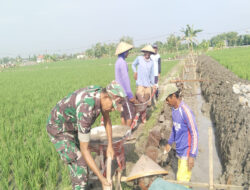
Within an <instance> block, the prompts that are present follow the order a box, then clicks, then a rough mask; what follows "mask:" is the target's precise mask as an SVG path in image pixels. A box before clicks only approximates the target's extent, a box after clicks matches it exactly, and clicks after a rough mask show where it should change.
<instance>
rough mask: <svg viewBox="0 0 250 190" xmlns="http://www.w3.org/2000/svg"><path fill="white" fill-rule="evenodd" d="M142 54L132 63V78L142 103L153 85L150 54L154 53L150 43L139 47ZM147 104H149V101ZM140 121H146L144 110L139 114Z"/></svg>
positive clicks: (152, 65)
mask: <svg viewBox="0 0 250 190" xmlns="http://www.w3.org/2000/svg"><path fill="white" fill-rule="evenodd" d="M141 51H142V52H143V53H144V55H143V56H138V57H137V58H136V59H135V61H134V62H133V64H132V69H133V72H134V78H135V80H136V85H137V90H136V96H137V98H138V100H139V101H140V102H141V103H143V102H146V101H148V100H150V98H151V90H152V89H151V87H154V84H155V83H154V63H153V61H152V59H151V58H150V55H151V54H153V53H155V51H154V49H153V48H152V46H151V45H147V46H145V47H144V48H142V49H141ZM148 105H151V101H149V103H148ZM141 118H142V122H143V123H145V122H146V111H144V112H143V113H142V114H141Z"/></svg>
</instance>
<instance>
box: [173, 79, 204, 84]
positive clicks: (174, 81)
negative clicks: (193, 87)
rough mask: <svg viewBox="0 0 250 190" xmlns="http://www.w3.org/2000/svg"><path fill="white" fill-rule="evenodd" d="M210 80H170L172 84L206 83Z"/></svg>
mask: <svg viewBox="0 0 250 190" xmlns="http://www.w3.org/2000/svg"><path fill="white" fill-rule="evenodd" d="M205 81H208V80H203V79H190V80H170V83H176V82H205Z"/></svg>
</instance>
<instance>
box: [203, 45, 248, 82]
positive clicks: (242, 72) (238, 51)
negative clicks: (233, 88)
mask: <svg viewBox="0 0 250 190" xmlns="http://www.w3.org/2000/svg"><path fill="white" fill-rule="evenodd" d="M207 54H208V55H209V56H211V57H213V58H214V59H215V60H217V61H218V62H219V63H220V64H222V65H224V66H225V67H226V68H228V69H229V70H231V71H232V72H234V73H235V74H236V75H237V76H239V77H240V78H243V79H247V80H250V47H241V48H239V47H238V48H230V49H222V50H214V51H210V52H208V53H207Z"/></svg>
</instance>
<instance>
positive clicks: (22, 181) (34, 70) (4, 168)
mask: <svg viewBox="0 0 250 190" xmlns="http://www.w3.org/2000/svg"><path fill="white" fill-rule="evenodd" d="M134 58H135V57H131V58H129V59H130V60H131V61H133V59H134ZM114 63H115V58H105V59H95V60H70V61H61V62H56V63H45V64H39V65H34V66H26V67H18V68H14V69H7V70H5V71H4V72H1V73H0V160H1V161H0V190H5V189H18V190H19V189H20V190H23V189H25V190H40V189H49V190H50V189H51V190H54V189H71V184H70V178H69V173H68V169H67V167H66V166H65V165H64V164H63V162H62V161H61V159H60V158H59V155H58V154H57V152H56V151H55V148H54V146H53V145H52V143H50V140H49V137H48V135H47V132H46V120H47V117H48V115H49V113H50V111H51V109H52V108H53V107H54V106H55V105H56V103H57V102H58V101H59V100H61V99H62V98H63V97H65V96H66V95H67V94H69V93H70V92H73V91H75V90H77V89H79V88H83V87H86V86H88V85H92V84H95V85H99V86H103V87H105V86H106V85H107V84H108V83H109V82H111V81H112V80H114ZM175 64H176V62H166V63H164V62H163V63H162V75H161V76H163V75H164V74H166V73H167V71H169V70H170V68H171V67H172V66H174V65H175ZM129 72H130V76H131V84H132V90H133V91H135V81H134V79H133V78H132V69H131V66H130V65H129ZM119 115H120V114H119V113H112V114H111V120H112V123H113V124H119V123H120V116H119ZM99 123H100V118H99V119H97V121H96V122H95V124H94V126H98V125H99ZM94 126H93V127H94Z"/></svg>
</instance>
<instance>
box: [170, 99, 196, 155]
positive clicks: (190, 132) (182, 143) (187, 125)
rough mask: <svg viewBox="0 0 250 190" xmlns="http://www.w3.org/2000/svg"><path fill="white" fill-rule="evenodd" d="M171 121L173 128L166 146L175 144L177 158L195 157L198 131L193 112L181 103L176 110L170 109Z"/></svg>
mask: <svg viewBox="0 0 250 190" xmlns="http://www.w3.org/2000/svg"><path fill="white" fill-rule="evenodd" d="M172 120H173V128H172V132H171V135H170V138H169V140H168V144H170V145H172V144H173V142H176V152H177V155H178V156H179V157H189V156H191V157H196V156H197V153H198V130H197V125H196V122H195V117H194V114H193V112H192V111H191V110H190V108H189V107H188V106H187V105H186V104H185V103H184V102H183V101H182V102H181V104H180V106H179V107H178V108H177V109H174V108H172Z"/></svg>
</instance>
